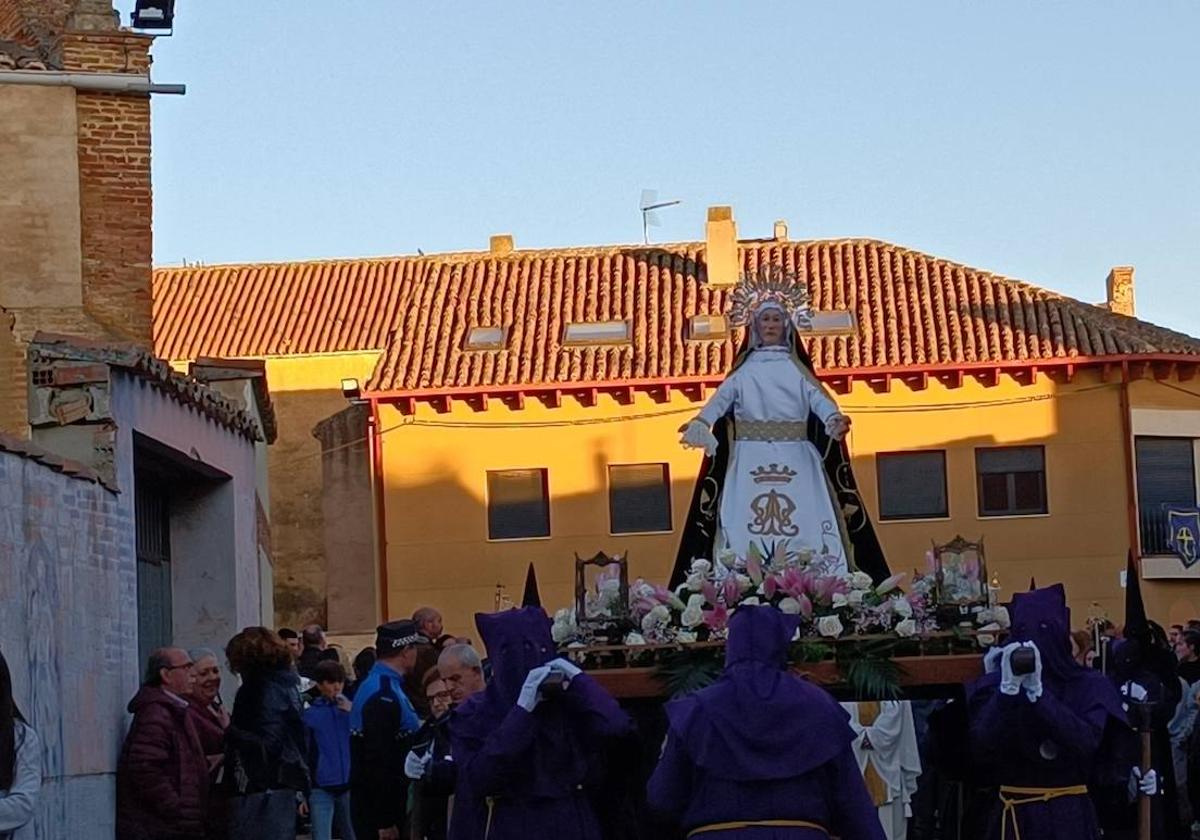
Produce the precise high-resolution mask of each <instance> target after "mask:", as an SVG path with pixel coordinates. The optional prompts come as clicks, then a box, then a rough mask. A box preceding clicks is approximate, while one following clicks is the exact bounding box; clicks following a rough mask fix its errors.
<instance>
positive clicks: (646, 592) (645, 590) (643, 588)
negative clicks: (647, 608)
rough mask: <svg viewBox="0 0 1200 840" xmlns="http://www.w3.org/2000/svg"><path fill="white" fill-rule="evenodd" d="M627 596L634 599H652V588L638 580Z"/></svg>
mask: <svg viewBox="0 0 1200 840" xmlns="http://www.w3.org/2000/svg"><path fill="white" fill-rule="evenodd" d="M629 594H630V595H631V596H633V597H634V598H653V597H654V587H653V586H651V585H650V584H648V583H646V581H644V580H639V581H638V582H637V583H635V584H634V585H633V589H631V590H630V592H629Z"/></svg>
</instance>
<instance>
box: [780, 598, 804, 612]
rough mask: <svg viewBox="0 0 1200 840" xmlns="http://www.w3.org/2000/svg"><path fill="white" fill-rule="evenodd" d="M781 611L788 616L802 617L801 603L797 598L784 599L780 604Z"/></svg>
mask: <svg viewBox="0 0 1200 840" xmlns="http://www.w3.org/2000/svg"><path fill="white" fill-rule="evenodd" d="M779 611H780V612H785V613H787V614H788V615H800V602H799V601H797V600H796V599H795V598H784V599H783V600H782V601H780V602H779Z"/></svg>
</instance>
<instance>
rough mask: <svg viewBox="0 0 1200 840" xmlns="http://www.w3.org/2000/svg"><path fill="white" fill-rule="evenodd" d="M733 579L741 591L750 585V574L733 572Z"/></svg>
mask: <svg viewBox="0 0 1200 840" xmlns="http://www.w3.org/2000/svg"><path fill="white" fill-rule="evenodd" d="M733 579H734V580H735V581H737V585H738V589H740V590H741V591H742V592H745V591H746V590H747V589H749V588H750V587H751V585H752V583H751V580H750V576H749V575H744V574H742V573H741V572H735V573H734V575H733Z"/></svg>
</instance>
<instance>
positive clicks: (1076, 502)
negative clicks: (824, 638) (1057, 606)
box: [380, 371, 1200, 632]
mask: <svg viewBox="0 0 1200 840" xmlns="http://www.w3.org/2000/svg"><path fill="white" fill-rule="evenodd" d="M1172 384H1176V385H1178V386H1179V387H1185V386H1186V385H1187V383H1183V385H1179V383H1172ZM1121 388H1122V385H1121V383H1120V381H1119V378H1118V379H1117V380H1116V381H1109V382H1103V381H1101V379H1100V373H1099V371H1095V372H1085V373H1082V374H1080V375H1078V376H1077V377H1076V378H1075V379H1074V381H1072V382H1071V383H1063V382H1056V381H1054V380H1053V379H1051V378H1050V377H1049V376H1047V375H1039V376H1038V377H1037V378H1036V380H1035V381H1034V382H1033V383H1031V384H1024V383H1019V382H1017V381H1015V380H1012V379H1011V378H1006V377H1002V378H1001V380H1000V382H999V383H998V384H997V385H982V384H980V383H979V382H977V381H975V380H973V379H970V378H967V379H965V380H964V382H963V385H962V387H961V388H954V389H952V388H947V387H945V386H944V385H941V384H940V383H935V384H930V385H929V386H928V387H927V388H926V389H925V390H912V389H911V388H910V387H909V386H907V385H904V384H896V385H893V387H892V390H891V391H890V392H888V393H879V392H877V391H876V390H874V389H873V388H871V387H870V386H869V385H866V384H862V383H856V384H855V386H854V388H853V389H852V390H851V391H850V393H848V394H843V395H838V401H839V404H840V406H841V407H842V409H843V410H844V411H846V412H847V413H849V414H850V415H851V417H852V418H853V419H854V428H853V431H852V433H851V435H850V437H849V440H848V445H849V447H850V451H851V453H852V456H853V464H854V471H855V475H856V477H857V479H858V483H859V487H860V490H861V492H862V494H863V496H864V498H865V500H866V502H867V505H868V507H869V509H870V511H871V516H872V521H873V522H874V524H875V528H876V532H877V533H878V535H879V539H880V542H881V543H882V545H883V548H884V552H885V555H886V557H887V559H888V562H889V564H890V566H891V568H892V570H893V571H912V570H914V569H920V570H924V569H925V568H926V559H925V553H926V551H927V550H928V549H929V548H930V546H931V543H933V542H938V543H945V542H949V541H950V540H951V539H952V538H953V537H954V536H956V535H958V534H961V535H963V536H964V537H966V538H967V539H969V540H975V539H977V538H980V537H982V538H983V540H984V544H985V547H986V558H987V563H988V569H989V572H990V573H994V574H995V575H996V576H997V578H998V579H999V582H1000V585H1001V596H1002V597H1004V598H1007V597H1008V596H1010V595H1011V594H1012V592H1013V591H1016V590H1021V589H1025V588H1026V587H1027V586H1028V583H1029V580H1030V579H1031V578H1035V579H1037V580H1039V581H1040V582H1042V583H1051V582H1055V581H1062V582H1063V583H1065V584H1066V586H1067V590H1068V594H1069V596H1070V602H1071V608H1072V610H1073V614H1074V615H1075V617H1076V620H1077V622H1078V623H1080V624H1082V622H1083V621H1084V620H1085V619H1086V617H1087V616H1088V615H1089V614H1090V613H1091V612H1092V611H1093V610H1100V611H1102V612H1103V613H1105V614H1107V615H1108V616H1110V617H1112V618H1113V619H1114V620H1118V621H1119V620H1120V619H1121V616H1122V614H1123V610H1124V601H1123V597H1124V596H1123V591H1122V584H1121V573H1122V572H1123V571H1124V569H1125V560H1126V550H1127V549H1128V547H1129V546H1130V545H1131V538H1130V528H1129V518H1128V504H1129V498H1128V494H1129V485H1128V482H1127V481H1126V472H1125V461H1124V458H1125V454H1124V442H1123V441H1124V438H1123V431H1122V429H1123V421H1122V406H1121V396H1120V391H1121ZM1186 390H1187V392H1188V393H1187V394H1184V393H1181V392H1174V391H1172V390H1170V389H1168V388H1166V387H1164V386H1163V384H1161V383H1158V382H1155V381H1153V380H1150V381H1139V382H1134V383H1133V384H1132V385H1131V386H1130V392H1131V402H1132V406H1133V410H1134V412H1135V416H1136V412H1137V411H1138V410H1139V409H1159V410H1163V409H1166V410H1169V411H1172V412H1174V411H1179V410H1182V411H1189V410H1190V411H1198V410H1200V387H1198V386H1191V387H1187V388H1186ZM700 405H701V404H700V403H697V402H695V401H694V400H693V399H691V398H689V397H687V396H685V395H683V394H676V395H674V396H673V397H672V398H671V400H670V401H669V402H665V403H664V402H659V401H656V400H655V399H653V398H652V397H650V396H648V395H639V397H638V398H637V399H636V400H635V401H634V402H633V404H629V405H625V404H621V403H618V402H617V401H616V400H614V399H612V398H605V397H601V398H600V399H599V400H598V402H597V404H596V405H595V406H588V405H583V404H580V403H579V402H578V401H576V400H573V399H566V400H564V401H563V403H562V405H561V406H560V407H559V408H546V407H545V406H544V405H542V404H541V403H540V402H536V403H535V404H533V405H530V404H526V406H525V408H524V409H521V410H514V409H513V408H510V407H508V406H506V405H504V404H503V403H499V402H497V403H495V404H492V405H489V408H488V409H487V411H485V412H480V411H478V410H477V409H475V408H473V407H471V406H470V405H469V404H467V403H466V402H462V403H459V402H454V403H453V404H452V408H451V410H450V411H449V412H442V411H438V410H436V409H435V408H433V407H432V406H428V405H421V406H419V407H418V408H417V410H416V412H415V413H414V414H413V415H411V416H406V415H403V414H401V412H400V411H399V410H398V409H397V408H396V407H394V406H383V407H381V408H380V425H381V428H382V429H383V430H384V434H383V436H382V441H383V443H382V446H381V450H382V463H381V466H382V475H383V478H384V486H385V494H386V495H385V504H384V509H385V511H386V520H385V525H386V550H387V551H386V557H387V575H386V577H387V581H388V597H387V603H388V607H389V611H390V612H391V613H392V614H393V615H399V614H403V613H405V612H408V611H410V610H411V609H412V608H414V607H415V606H417V605H421V604H437V605H438V606H439V607H441V608H442V609H443V611H444V612H445V614H446V620H447V626H448V627H451V628H460V629H461V631H462V632H468V630H469V628H470V627H471V626H472V615H473V614H474V613H475V612H479V611H488V610H491V609H492V608H493V607H494V605H495V603H496V598H497V586H498V585H499V587H500V592H501V597H505V598H509V599H515V600H519V598H520V593H521V586H522V583H523V581H524V577H525V573H526V568H527V564H528V563H530V562H532V563H534V564H535V567H536V569H537V574H538V581H539V585H540V589H541V593H542V599H543V602H544V603H545V604H546V606H547V607H558V606H567V605H569V604H570V603H571V599H572V597H573V586H574V555H575V554H576V553H578V554H579V555H581V556H590V555H592V554H594V553H595V552H597V551H606V552H609V553H624V552H626V551H628V552H629V560H630V574H631V576H639V577H645V578H646V579H648V580H651V581H659V582H665V581H666V580H667V578H668V576H669V575H670V572H671V567H672V565H673V563H674V561H675V553H676V548H677V545H678V539H679V538H678V532H679V529H680V528H681V527H682V524H683V521H684V518H685V517H686V515H687V509H688V505H689V503H690V501H691V496H692V490H693V485H694V482H695V479H696V474H697V472H698V470H699V467H700V455H699V454H697V453H696V452H695V451H694V450H685V449H683V448H682V447H681V446H679V444H678V442H677V441H678V433H677V431H676V429H677V427H678V426H679V425H680V423H681V422H683V421H684V420H686V419H688V418H689V417H690V416H692V415H694V414H695V413H696V411H698V409H699V407H700ZM1190 419H1191V418H1188V420H1189V427H1188V428H1187V429H1182V428H1180V429H1175V430H1172V431H1174V432H1183V431H1187V432H1188V434H1189V435H1190V436H1194V437H1198V438H1200V423H1190ZM1008 446H1042V447H1045V465H1046V468H1045V472H1046V491H1047V507H1048V512H1047V513H1045V514H1035V515H1025V516H996V517H986V516H980V515H979V508H978V492H977V473H976V454H975V453H976V450H977V449H979V448H989V447H1008ZM916 451H921V452H927V451H942V452H945V459H946V483H947V497H948V507H949V511H948V514H949V515H948V516H946V517H937V518H929V519H919V520H905V521H880V519H879V498H878V494H879V486H878V481H877V479H878V476H877V472H876V457H877V454H878V453H881V452H882V453H895V452H916ZM658 463H661V464H665V465H666V467H667V470H668V472H669V475H670V499H671V504H670V510H671V524H672V530H671V531H670V532H667V533H650V534H613V533H612V529H611V521H610V508H609V473H608V467H609V465H612V464H658ZM528 469H544V470H545V471H546V475H547V480H548V481H547V483H548V499H549V519H550V531H551V535H550V536H549V537H547V538H537V539H516V540H490V539H489V537H488V514H487V505H488V498H487V474H488V473H489V472H494V471H501V470H528ZM1135 537H1136V535H1135ZM1132 544H1133V545H1136V540H1135V541H1133V543H1132ZM1157 560H1159V558H1148V559H1147V560H1146V561H1145V562H1146V566H1147V569H1146V574H1147V578H1148V579H1147V581H1146V582H1145V583H1144V584H1143V594H1144V596H1145V598H1146V602H1147V609H1148V610H1149V611H1150V613H1151V615H1153V616H1156V617H1158V618H1159V619H1160V620H1162V619H1166V618H1170V619H1171V621H1173V622H1180V621H1183V620H1186V619H1187V618H1190V617H1193V616H1196V615H1200V583H1198V582H1197V579H1196V577H1195V575H1193V574H1190V573H1188V574H1186V575H1185V574H1184V572H1183V571H1182V569H1181V567H1180V566H1179V565H1178V560H1177V559H1175V558H1173V557H1171V558H1167V557H1164V558H1161V561H1160V562H1157V563H1156V562H1155V561H1157ZM1160 575H1164V576H1160Z"/></svg>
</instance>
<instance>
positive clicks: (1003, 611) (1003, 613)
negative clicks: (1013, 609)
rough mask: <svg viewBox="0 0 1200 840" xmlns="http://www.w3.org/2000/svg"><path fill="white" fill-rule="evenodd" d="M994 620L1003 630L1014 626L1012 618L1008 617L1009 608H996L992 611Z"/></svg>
mask: <svg viewBox="0 0 1200 840" xmlns="http://www.w3.org/2000/svg"><path fill="white" fill-rule="evenodd" d="M992 618H993V619H995V621H996V623H997V624H999V625H1000V627H1001V628H1003V629H1005V630H1007V629H1008V628H1009V627H1011V626H1012V618H1011V617H1009V615H1008V607H995V608H993V609H992Z"/></svg>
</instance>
